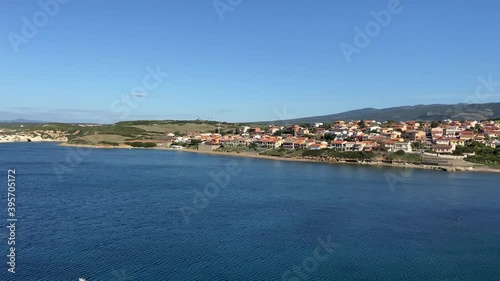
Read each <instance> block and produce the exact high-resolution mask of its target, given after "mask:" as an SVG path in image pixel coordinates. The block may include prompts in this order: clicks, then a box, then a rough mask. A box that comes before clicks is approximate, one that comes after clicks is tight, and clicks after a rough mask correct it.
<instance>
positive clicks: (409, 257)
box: [0, 143, 500, 281]
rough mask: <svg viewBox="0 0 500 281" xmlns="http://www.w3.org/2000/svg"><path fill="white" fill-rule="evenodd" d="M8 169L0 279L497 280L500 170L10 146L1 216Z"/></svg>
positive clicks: (1, 152) (4, 153) (3, 166)
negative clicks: (12, 246)
mask: <svg viewBox="0 0 500 281" xmlns="http://www.w3.org/2000/svg"><path fill="white" fill-rule="evenodd" d="M80 154H83V155H80ZM10 168H15V169H16V172H17V173H16V174H17V177H16V184H17V189H16V200H17V201H16V203H17V206H16V214H17V218H18V222H17V225H16V226H17V227H16V249H17V253H16V273H15V274H12V273H9V272H7V269H8V265H7V261H8V258H7V255H8V253H9V251H8V245H7V238H8V235H9V232H8V230H7V228H6V227H3V229H2V230H1V231H0V251H1V252H0V257H1V258H0V259H4V261H1V260H0V263H1V264H2V266H0V280H20V281H30V280H48V281H58V280H63V281H71V280H75V281H76V280H78V278H86V280H87V281H93V280H111V281H127V280H140V281H143V280H144V281H146V280H186V281H187V280H189V281H192V280H294V281H299V280H419V281H420V280H442V281H444V280H449V281H452V280H453V281H454V280H500V186H499V184H498V182H499V179H500V174H487V173H465V172H464V173H446V172H439V171H427V170H409V169H401V168H387V167H363V166H354V165H327V164H318V163H299V162H285V161H275V160H265V159H251V158H241V157H228V156H216V155H202V154H195V153H187V152H180V151H157V150H127V149H125V150H121V149H111V150H102V149H101V150H100V149H91V150H89V149H82V150H76V149H75V148H67V147H59V146H57V145H55V144H35V143H30V144H2V145H0V173H1V174H2V177H0V188H1V189H0V214H1V216H0V219H1V220H2V221H3V225H4V226H6V225H7V199H6V196H7V170H8V169H10ZM181 210H182V211H181ZM325 244H326V245H325ZM331 244H335V246H332V245H331Z"/></svg>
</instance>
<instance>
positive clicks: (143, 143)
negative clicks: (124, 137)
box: [125, 142, 156, 148]
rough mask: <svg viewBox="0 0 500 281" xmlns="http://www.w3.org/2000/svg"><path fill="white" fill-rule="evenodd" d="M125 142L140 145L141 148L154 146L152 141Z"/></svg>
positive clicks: (133, 145)
mask: <svg viewBox="0 0 500 281" xmlns="http://www.w3.org/2000/svg"><path fill="white" fill-rule="evenodd" d="M125 144H126V145H130V146H132V147H142V148H152V147H156V143H153V142H126V143H125Z"/></svg>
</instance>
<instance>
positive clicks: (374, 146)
mask: <svg viewBox="0 0 500 281" xmlns="http://www.w3.org/2000/svg"><path fill="white" fill-rule="evenodd" d="M98 126H100V125H96V124H88V125H82V124H80V125H79V127H98ZM21 127H22V125H21ZM70 135H71V134H70V133H69V132H66V131H62V130H35V131H20V132H18V131H17V130H16V129H0V142H31V141H33V142H41V141H53V142H68V139H69V136H70ZM473 141H474V142H479V143H482V144H484V145H486V146H489V147H492V148H497V147H500V123H499V122H498V121H496V122H495V121H482V122H479V121H472V120H468V121H456V120H444V121H439V122H437V121H432V122H430V121H428V122H420V121H407V122H377V121H375V120H357V121H342V120H340V121H336V122H333V123H311V124H296V125H281V126H280V125H265V126H239V127H238V128H237V129H234V130H229V131H225V130H222V129H220V128H219V129H218V130H216V131H214V132H186V133H179V132H165V133H164V134H163V135H162V136H160V137H157V138H154V139H137V140H133V141H131V142H132V143H134V142H145V143H154V144H155V145H156V146H157V147H160V148H168V147H171V148H178V149H179V148H183V147H186V146H189V147H193V144H196V145H197V146H196V147H197V149H198V150H202V151H214V150H217V149H219V148H228V147H231V148H238V147H239V148H244V147H246V148H256V149H259V150H263V149H284V150H299V149H300V150H323V149H333V150H338V151H373V150H379V151H388V152H396V151H404V152H406V153H412V152H413V153H414V152H423V151H426V152H428V153H435V154H451V153H453V152H454V151H455V149H456V148H457V146H464V145H466V144H468V143H471V142H473ZM129 144H130V142H129ZM101 145H102V146H109V145H110V144H107V143H105V142H104V143H102V144H101ZM122 145H125V146H127V145H126V144H120V146H122Z"/></svg>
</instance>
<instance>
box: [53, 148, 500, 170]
mask: <svg viewBox="0 0 500 281" xmlns="http://www.w3.org/2000/svg"><path fill="white" fill-rule="evenodd" d="M59 146H65V147H86V148H94V149H147V150H167V151H179V152H188V153H199V154H207V155H221V156H231V157H245V158H257V159H268V160H275V161H291V162H306V163H322V164H332V165H334V164H347V165H360V166H371V167H393V168H407V169H408V168H409V169H423V170H435V171H444V172H483V173H500V169H495V168H490V167H488V166H484V165H479V164H472V163H471V166H466V167H453V166H452V167H450V166H435V165H419V164H412V163H384V162H349V161H336V162H331V161H322V159H319V158H318V159H310V158H284V157H277V156H267V155H259V154H254V153H248V152H241V153H236V152H219V151H211V152H209V151H199V150H193V149H185V148H184V149H175V148H162V147H153V148H141V147H122V146H121V147H114V146H99V145H86V144H69V143H66V142H62V143H60V144H59Z"/></svg>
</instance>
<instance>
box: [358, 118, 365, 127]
mask: <svg viewBox="0 0 500 281" xmlns="http://www.w3.org/2000/svg"><path fill="white" fill-rule="evenodd" d="M358 126H359V128H360V129H364V128H366V123H365V120H361V121H359V122H358Z"/></svg>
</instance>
